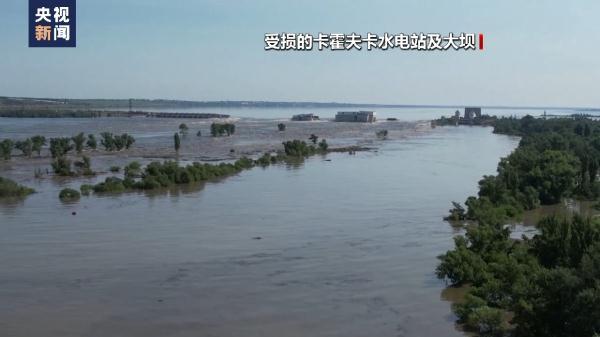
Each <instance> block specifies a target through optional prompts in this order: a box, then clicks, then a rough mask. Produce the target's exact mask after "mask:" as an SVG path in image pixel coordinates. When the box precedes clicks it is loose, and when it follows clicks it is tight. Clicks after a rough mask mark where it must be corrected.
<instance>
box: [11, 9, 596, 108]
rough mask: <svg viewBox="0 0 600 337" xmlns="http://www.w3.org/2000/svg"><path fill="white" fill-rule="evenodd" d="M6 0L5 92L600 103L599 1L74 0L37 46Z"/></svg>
mask: <svg viewBox="0 0 600 337" xmlns="http://www.w3.org/2000/svg"><path fill="white" fill-rule="evenodd" d="M27 13H28V1H27V0H2V6H1V10H0V96H21V97H53V98H149V99H154V98H165V99H185V100H261V101H263V100H264V101H318V102H349V103H381V104H448V105H454V104H456V105H505V106H563V107H565V106H573V107H600V95H599V94H598V92H599V91H598V87H597V85H598V80H600V43H599V42H600V25H598V17H599V16H600V1H597V0H579V1H570V2H567V1H550V0H546V1H538V0H529V1H523V0H504V1H481V0H454V1H442V0H439V1H428V0H391V1H380V0H368V1H362V0H355V1H341V0H340V1H327V0H302V1H294V0H285V1H283V0H268V1H263V0H254V1H251V0H228V1H224V0H169V1H167V0H164V1H153V0H78V1H77V47H76V48H29V47H28V35H27V34H28V30H27V29H28V28H27V25H28V22H27V20H28V19H27ZM281 32H295V33H299V32H305V33H312V34H318V33H319V32H324V33H348V34H349V33H352V32H356V33H357V34H361V35H366V33H368V32H373V33H377V34H383V33H384V32H388V33H394V34H397V33H407V34H409V33H413V32H416V33H419V32H424V33H440V34H444V35H446V34H448V33H449V32H456V33H460V32H469V33H483V34H484V35H485V49H484V50H483V51H468V52H467V51H441V52H432V51H400V50H387V51H366V50H361V51H350V52H347V51H316V50H313V51H309V52H293V51H287V52H281V51H265V50H264V47H265V42H264V36H265V33H281Z"/></svg>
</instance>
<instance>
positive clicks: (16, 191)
mask: <svg viewBox="0 0 600 337" xmlns="http://www.w3.org/2000/svg"><path fill="white" fill-rule="evenodd" d="M33 192H35V191H34V190H33V189H32V188H29V187H25V186H22V185H19V184H17V183H16V182H14V181H12V180H10V179H8V178H2V177H0V198H22V197H26V196H28V195H29V194H31V193H33Z"/></svg>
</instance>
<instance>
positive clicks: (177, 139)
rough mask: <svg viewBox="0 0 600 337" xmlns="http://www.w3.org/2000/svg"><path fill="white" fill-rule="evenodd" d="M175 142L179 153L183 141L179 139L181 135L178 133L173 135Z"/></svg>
mask: <svg viewBox="0 0 600 337" xmlns="http://www.w3.org/2000/svg"><path fill="white" fill-rule="evenodd" d="M173 140H174V146H175V151H176V152H179V148H180V147H181V139H180V138H179V134H178V133H177V132H175V134H174V135H173Z"/></svg>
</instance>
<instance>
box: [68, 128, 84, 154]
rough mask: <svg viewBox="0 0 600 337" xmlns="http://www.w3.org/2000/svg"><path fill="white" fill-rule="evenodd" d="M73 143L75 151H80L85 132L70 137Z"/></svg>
mask: <svg viewBox="0 0 600 337" xmlns="http://www.w3.org/2000/svg"><path fill="white" fill-rule="evenodd" d="M71 139H72V140H73V144H75V151H76V152H77V153H81V152H82V151H83V145H84V143H85V134H84V133H83V132H80V133H78V134H77V135H75V136H73V137H71Z"/></svg>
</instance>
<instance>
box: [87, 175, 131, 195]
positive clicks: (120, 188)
mask: <svg viewBox="0 0 600 337" xmlns="http://www.w3.org/2000/svg"><path fill="white" fill-rule="evenodd" d="M124 191H125V185H123V179H119V178H116V177H108V178H106V179H105V180H104V182H102V183H98V184H96V185H94V192H96V193H120V192H124Z"/></svg>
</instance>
